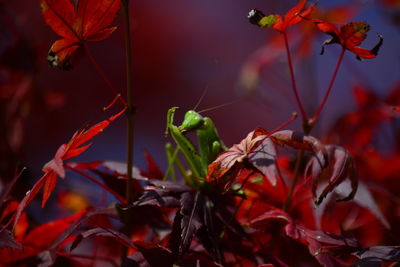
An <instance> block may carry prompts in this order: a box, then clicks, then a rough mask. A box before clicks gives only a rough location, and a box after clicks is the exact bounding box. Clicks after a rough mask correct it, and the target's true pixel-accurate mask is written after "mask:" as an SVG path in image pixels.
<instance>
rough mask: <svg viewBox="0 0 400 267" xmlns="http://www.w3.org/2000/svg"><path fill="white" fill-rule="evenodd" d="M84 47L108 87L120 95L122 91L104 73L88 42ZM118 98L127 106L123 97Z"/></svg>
mask: <svg viewBox="0 0 400 267" xmlns="http://www.w3.org/2000/svg"><path fill="white" fill-rule="evenodd" d="M83 47H84V48H85V52H86V55H87V57H88V59H89V61H90V63H91V64H92V66H93V67H94V69H95V70H96V72H97V73H98V74H99V75H100V76H101V78H102V79H103V81H104V83H105V84H106V85H107V87H108V88H109V89H111V91H112V92H113V94H114V95H120V93H118V91H117V89H115V88H114V86H113V85H112V84H111V82H110V80H109V79H108V77H107V75H106V74H105V73H104V71H103V70H102V69H101V68H100V66H99V64H97V61H96V59H95V58H94V56H93V54H92V52H90V49H89V47H88V46H87V44H84V45H83ZM118 100H119V101H120V102H121V104H122V105H123V106H126V101H125V100H124V99H123V98H122V97H120V96H119V97H118Z"/></svg>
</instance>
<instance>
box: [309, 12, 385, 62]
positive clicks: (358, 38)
mask: <svg viewBox="0 0 400 267" xmlns="http://www.w3.org/2000/svg"><path fill="white" fill-rule="evenodd" d="M311 21H312V22H314V23H315V25H316V26H317V28H318V29H319V30H320V31H322V32H324V33H326V34H329V35H330V36H332V39H330V40H328V41H325V42H324V44H323V45H322V51H321V54H323V53H324V46H325V45H329V44H340V45H341V46H342V47H343V48H344V49H346V50H349V51H351V52H353V53H354V54H356V55H357V59H359V60H361V58H369V59H370V58H375V57H376V56H377V55H378V51H379V49H380V47H381V46H382V44H383V37H382V36H381V35H378V37H379V42H378V43H377V44H376V45H375V46H374V47H373V48H372V49H370V50H368V49H365V48H361V47H358V45H360V44H361V43H362V42H363V41H364V40H365V38H366V37H367V32H368V31H369V29H370V26H369V24H368V23H366V22H360V21H357V22H350V23H347V24H344V25H343V26H341V27H340V29H338V28H337V27H336V26H335V25H333V24H332V23H330V22H327V21H324V20H318V19H312V20H311Z"/></svg>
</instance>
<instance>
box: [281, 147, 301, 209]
mask: <svg viewBox="0 0 400 267" xmlns="http://www.w3.org/2000/svg"><path fill="white" fill-rule="evenodd" d="M303 156H304V150H303V149H302V150H300V151H299V152H298V153H297V158H296V165H295V167H294V178H293V181H292V184H291V185H290V189H289V193H288V194H287V198H286V202H285V204H284V206H283V210H285V211H287V210H289V208H290V205H291V204H292V199H293V193H294V189H295V188H296V184H297V181H298V180H299V176H300V166H301V161H302V160H303Z"/></svg>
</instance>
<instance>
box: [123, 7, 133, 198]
mask: <svg viewBox="0 0 400 267" xmlns="http://www.w3.org/2000/svg"><path fill="white" fill-rule="evenodd" d="M122 13H123V17H124V24H125V56H126V91H127V99H128V107H127V110H126V118H127V128H128V130H127V139H128V140H127V164H126V166H127V171H126V173H127V183H126V193H125V194H126V200H127V201H128V204H129V203H131V202H132V200H133V195H132V167H133V152H134V150H133V140H134V135H133V133H134V131H133V130H134V128H133V127H134V118H135V107H134V106H133V88H132V78H133V66H132V40H131V27H130V19H129V0H123V1H122Z"/></svg>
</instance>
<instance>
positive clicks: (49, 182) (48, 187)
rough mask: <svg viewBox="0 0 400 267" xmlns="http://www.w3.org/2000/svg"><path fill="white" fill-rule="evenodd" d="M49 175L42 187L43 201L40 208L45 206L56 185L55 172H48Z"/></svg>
mask: <svg viewBox="0 0 400 267" xmlns="http://www.w3.org/2000/svg"><path fill="white" fill-rule="evenodd" d="M48 174H49V175H48V176H47V177H46V182H45V183H44V187H43V199H42V208H43V207H44V205H46V202H47V200H48V199H49V197H50V195H51V192H53V190H54V188H55V187H56V183H57V174H56V173H55V172H49V173H48Z"/></svg>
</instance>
